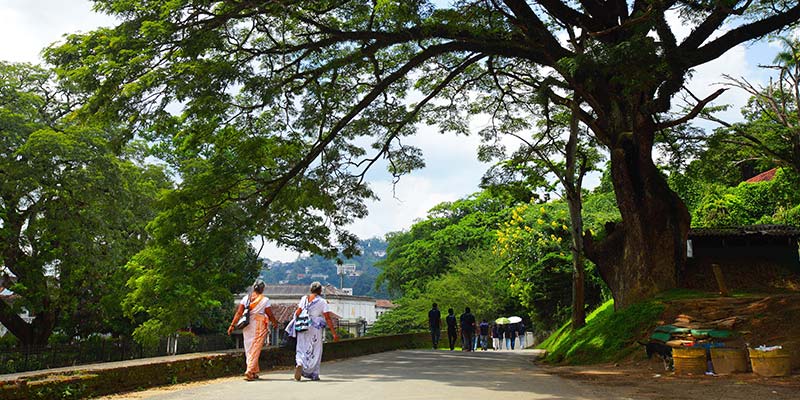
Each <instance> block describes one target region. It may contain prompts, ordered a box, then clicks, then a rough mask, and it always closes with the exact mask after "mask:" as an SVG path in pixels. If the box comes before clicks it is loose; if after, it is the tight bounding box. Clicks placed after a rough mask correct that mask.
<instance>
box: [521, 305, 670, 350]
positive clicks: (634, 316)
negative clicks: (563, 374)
mask: <svg viewBox="0 0 800 400" xmlns="http://www.w3.org/2000/svg"><path fill="white" fill-rule="evenodd" d="M663 311H664V305H663V304H662V303H660V302H658V301H649V302H645V303H638V304H634V305H631V306H630V307H627V308H625V309H624V310H620V311H616V312H615V311H614V302H613V300H609V301H607V302H605V303H603V304H602V305H601V306H600V307H598V308H597V309H596V310H594V311H593V312H592V313H591V314H589V315H588V316H587V317H586V326H584V327H582V328H580V329H578V330H573V329H572V328H571V327H570V325H569V323H567V324H564V325H563V326H562V327H561V328H560V329H558V330H557V331H556V332H554V333H553V334H552V335H550V337H548V338H547V340H545V341H544V342H542V343H541V344H539V346H537V348H540V349H545V350H547V358H546V360H547V361H549V362H553V363H567V364H593V363H602V362H613V361H618V360H621V359H623V358H625V357H626V356H627V355H629V354H631V353H632V352H633V351H635V350H637V349H639V348H640V346H639V345H638V344H636V343H635V341H636V340H637V339H639V338H640V337H642V336H644V335H645V333H646V332H648V331H649V330H650V329H652V328H653V327H654V326H655V325H656V324H657V321H658V318H659V317H660V316H661V314H662V313H663Z"/></svg>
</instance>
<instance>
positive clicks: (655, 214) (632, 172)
mask: <svg viewBox="0 0 800 400" xmlns="http://www.w3.org/2000/svg"><path fill="white" fill-rule="evenodd" d="M648 137H653V133H652V131H651V132H635V133H633V134H630V133H628V134H621V135H619V136H618V140H617V141H616V143H615V145H614V146H613V147H612V149H611V175H612V178H613V184H614V190H615V192H616V198H617V205H618V207H619V210H620V214H621V216H622V223H621V224H607V226H606V232H607V236H606V238H605V239H604V240H603V241H602V242H599V243H598V242H594V241H592V239H591V236H587V237H586V238H587V239H588V240H587V241H586V243H585V246H586V253H587V255H588V257H589V258H590V259H591V260H592V261H594V262H595V264H596V265H597V267H598V271H599V272H600V275H601V277H602V278H603V280H604V281H605V282H606V284H608V286H609V288H610V289H611V293H612V295H613V297H614V302H615V308H616V309H620V308H625V307H627V306H629V305H631V304H633V303H636V302H638V301H641V300H644V299H647V298H649V297H652V296H653V295H654V294H656V293H659V292H662V291H665V290H668V289H672V288H674V287H676V285H677V282H678V273H679V271H681V270H682V268H683V265H684V263H685V261H686V239H687V234H688V231H689V213H688V211H687V209H686V206H685V205H684V204H683V201H681V199H680V198H679V197H678V196H677V194H675V193H674V192H673V191H672V190H671V189H670V188H669V186H668V185H667V181H666V180H665V179H664V177H663V176H662V175H661V174H660V173H659V171H658V170H657V169H656V166H655V164H654V163H653V160H652V155H651V152H652V148H653V144H652V142H651V141H650V140H648V139H647V138H648Z"/></svg>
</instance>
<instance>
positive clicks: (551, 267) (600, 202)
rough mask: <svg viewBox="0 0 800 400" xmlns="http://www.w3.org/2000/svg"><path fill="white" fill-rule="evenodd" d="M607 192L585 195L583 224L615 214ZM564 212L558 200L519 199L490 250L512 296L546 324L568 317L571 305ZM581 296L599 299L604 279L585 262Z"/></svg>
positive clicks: (544, 326) (533, 317) (615, 216)
mask: <svg viewBox="0 0 800 400" xmlns="http://www.w3.org/2000/svg"><path fill="white" fill-rule="evenodd" d="M609 197H613V194H608V193H605V194H598V195H590V196H587V207H586V209H585V212H584V213H585V215H586V218H585V227H586V228H588V229H590V230H598V229H599V227H600V226H602V224H604V223H605V222H608V221H614V220H616V219H618V218H619V217H618V212H617V211H616V206H615V203H614V202H613V200H611V199H609ZM569 224H570V221H569V217H568V213H567V205H566V204H565V203H564V202H563V201H553V202H550V203H546V204H541V205H527V204H522V205H519V206H517V207H515V208H514V209H512V210H511V218H510V219H509V220H508V221H506V222H504V223H503V225H502V227H501V229H499V230H498V231H497V243H496V246H495V252H496V253H497V254H498V255H499V256H500V257H502V259H503V260H504V261H503V262H504V264H503V265H504V272H505V274H506V275H507V276H506V279H507V281H508V282H509V285H510V288H511V291H512V293H513V294H514V296H515V298H516V299H517V301H519V302H520V304H522V305H523V307H524V308H525V309H526V310H528V311H529V313H530V317H531V320H532V321H533V322H534V323H535V324H536V325H537V326H539V327H540V328H542V329H544V330H547V329H552V328H554V327H555V326H557V325H559V324H561V323H562V322H563V321H564V320H565V319H566V318H568V317H569V315H570V312H571V307H572V272H573V267H572V254H571V251H570V243H571V242H570V233H569ZM586 277H587V281H586V282H585V285H586V302H587V305H588V306H589V307H592V306H594V305H596V304H599V303H600V302H601V299H602V297H603V291H604V290H605V285H604V284H603V283H602V282H601V280H600V278H599V276H598V274H597V272H596V269H595V267H594V265H593V264H592V263H590V262H587V266H586Z"/></svg>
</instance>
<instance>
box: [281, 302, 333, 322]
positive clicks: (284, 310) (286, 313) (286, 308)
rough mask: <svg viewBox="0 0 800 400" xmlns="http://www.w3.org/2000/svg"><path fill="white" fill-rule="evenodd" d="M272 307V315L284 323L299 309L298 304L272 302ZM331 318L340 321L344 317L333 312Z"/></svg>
mask: <svg viewBox="0 0 800 400" xmlns="http://www.w3.org/2000/svg"><path fill="white" fill-rule="evenodd" d="M270 308H272V315H274V316H275V319H277V320H278V322H279V323H280V324H281V325H283V324H285V323H287V322H289V321H291V320H292V314H293V313H294V312H295V310H297V305H296V304H272V305H271V306H270ZM331 319H332V320H333V321H334V323H335V322H336V321H339V320H340V319H342V317H340V316H338V315H336V313H333V312H331Z"/></svg>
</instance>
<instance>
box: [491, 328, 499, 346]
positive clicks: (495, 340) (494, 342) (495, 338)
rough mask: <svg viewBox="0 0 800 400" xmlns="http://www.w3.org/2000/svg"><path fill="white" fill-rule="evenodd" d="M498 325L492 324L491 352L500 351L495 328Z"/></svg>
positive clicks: (497, 333)
mask: <svg viewBox="0 0 800 400" xmlns="http://www.w3.org/2000/svg"><path fill="white" fill-rule="evenodd" d="M499 326H500V325H498V324H496V323H494V322H492V350H494V351H497V350H500V339H499V336H498V335H499V332H498V330H497V328H498V327H499Z"/></svg>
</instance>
